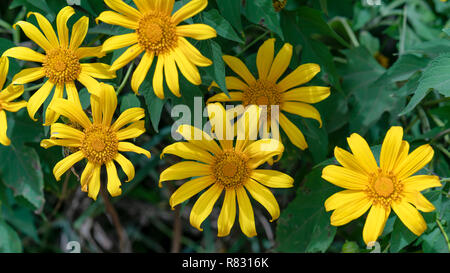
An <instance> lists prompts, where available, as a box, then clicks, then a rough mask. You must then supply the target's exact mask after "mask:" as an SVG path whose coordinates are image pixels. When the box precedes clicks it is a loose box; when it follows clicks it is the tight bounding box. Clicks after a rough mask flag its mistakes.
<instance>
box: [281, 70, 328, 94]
mask: <svg viewBox="0 0 450 273" xmlns="http://www.w3.org/2000/svg"><path fill="white" fill-rule="evenodd" d="M319 72H320V66H319V65H317V64H313V63H308V64H302V65H301V66H299V67H297V68H296V69H295V70H294V71H292V72H291V73H290V74H289V75H287V76H286V77H285V78H284V79H282V80H281V81H280V82H279V83H278V88H279V89H280V91H281V92H284V91H287V90H289V89H291V88H294V87H296V86H299V85H302V84H305V83H307V82H309V81H310V80H312V78H314V76H316V75H317V73H319Z"/></svg>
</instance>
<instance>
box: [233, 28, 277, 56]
mask: <svg viewBox="0 0 450 273" xmlns="http://www.w3.org/2000/svg"><path fill="white" fill-rule="evenodd" d="M269 33H270V30H266V31H265V32H264V33H263V34H261V35H260V36H258V37H257V38H256V39H255V40H253V41H252V42H251V43H249V44H248V45H246V46H245V47H244V48H243V49H242V51H241V52H239V54H237V55H236V57H239V56H241V55H242V54H243V53H244V52H245V51H247V49H249V48H250V47H252V46H253V45H254V44H256V43H257V42H259V41H260V40H262V39H263V38H264V37H266V36H267V34H269Z"/></svg>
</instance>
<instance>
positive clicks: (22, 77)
mask: <svg viewBox="0 0 450 273" xmlns="http://www.w3.org/2000/svg"><path fill="white" fill-rule="evenodd" d="M43 77H45V71H44V69H43V68H42V67H33V68H25V69H23V70H22V71H20V72H19V73H17V74H16V75H15V76H14V78H13V80H12V83H13V84H26V83H29V82H34V81H36V80H39V79H41V78H43Z"/></svg>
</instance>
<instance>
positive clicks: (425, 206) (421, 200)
mask: <svg viewBox="0 0 450 273" xmlns="http://www.w3.org/2000/svg"><path fill="white" fill-rule="evenodd" d="M403 194H404V195H405V198H406V200H407V201H408V202H409V203H411V204H413V205H414V206H415V207H416V209H418V210H421V211H423V212H432V211H433V210H435V207H434V206H433V204H431V203H430V201H428V200H427V199H426V198H425V196H423V195H422V194H421V193H420V192H417V191H416V192H404V193H403Z"/></svg>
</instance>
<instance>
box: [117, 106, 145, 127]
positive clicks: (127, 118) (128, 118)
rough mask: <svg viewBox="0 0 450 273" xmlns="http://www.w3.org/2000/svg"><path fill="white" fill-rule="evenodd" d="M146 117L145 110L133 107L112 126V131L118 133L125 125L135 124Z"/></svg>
mask: <svg viewBox="0 0 450 273" xmlns="http://www.w3.org/2000/svg"><path fill="white" fill-rule="evenodd" d="M144 117H145V111H144V109H143V108H138V107H133V108H129V109H127V110H125V111H124V112H123V113H122V114H121V115H120V116H119V117H118V118H117V119H116V121H115V122H114V124H113V125H112V126H111V129H112V130H114V131H118V130H120V129H122V128H123V127H124V126H125V125H127V124H129V123H133V122H135V121H138V120H140V119H142V118H144Z"/></svg>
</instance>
